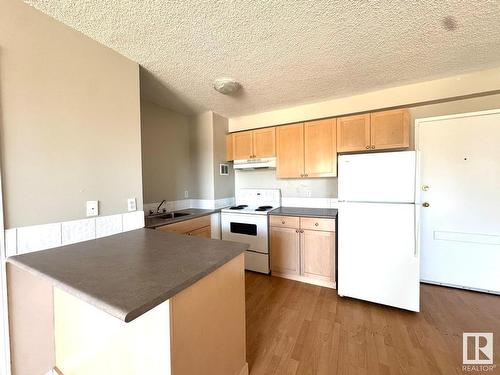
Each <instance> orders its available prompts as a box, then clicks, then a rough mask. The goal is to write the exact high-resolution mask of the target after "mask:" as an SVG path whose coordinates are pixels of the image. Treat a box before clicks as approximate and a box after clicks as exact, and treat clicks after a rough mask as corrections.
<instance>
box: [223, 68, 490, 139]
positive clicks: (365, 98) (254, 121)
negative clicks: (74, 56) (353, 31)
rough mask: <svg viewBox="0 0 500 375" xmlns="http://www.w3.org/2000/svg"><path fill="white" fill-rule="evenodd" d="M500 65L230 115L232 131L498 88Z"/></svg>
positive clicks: (409, 103) (447, 97) (457, 96)
mask: <svg viewBox="0 0 500 375" xmlns="http://www.w3.org/2000/svg"><path fill="white" fill-rule="evenodd" d="M499 90H500V68H496V69H488V70H483V71H478V72H474V73H468V74H462V75H459V76H452V77H447V78H442V79H436V80H432V81H426V82H421V83H414V84H409V85H404V86H398V87H392V88H388V89H384V90H378V91H373V92H369V93H365V94H361V95H354V96H350V97H345V98H338V99H332V100H327V101H322V102H317V103H311V104H305V105H300V106H294V107H289V108H283V109H279V110H275V111H269V112H262V113H257V114H253V115H248V116H240V117H233V118H230V119H229V131H231V132H234V131H239V130H245V129H253V128H260V127H265V126H272V125H281V124H287V123H292V122H301V121H306V120H313V119H319V118H326V117H335V116H341V115H346V114H352V113H357V112H363V111H372V110H377V109H384V108H391V107H398V106H409V105H418V104H420V105H422V104H424V103H429V102H432V101H436V100H444V99H452V98H459V97H464V96H470V95H477V94H482V93H487V92H489V93H493V92H494V91H496V92H499Z"/></svg>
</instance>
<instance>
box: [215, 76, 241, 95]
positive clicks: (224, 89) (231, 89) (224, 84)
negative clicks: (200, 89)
mask: <svg viewBox="0 0 500 375" xmlns="http://www.w3.org/2000/svg"><path fill="white" fill-rule="evenodd" d="M240 87H241V85H240V84H239V83H238V82H236V81H235V80H234V79H231V78H218V79H216V80H215V81H214V89H215V90H217V91H218V92H220V93H221V94H224V95H233V94H234V93H236V92H237V91H238V90H239V89H240Z"/></svg>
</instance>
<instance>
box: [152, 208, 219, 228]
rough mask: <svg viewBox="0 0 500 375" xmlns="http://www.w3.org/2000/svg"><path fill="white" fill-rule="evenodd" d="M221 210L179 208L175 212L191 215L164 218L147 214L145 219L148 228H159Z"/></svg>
mask: <svg viewBox="0 0 500 375" xmlns="http://www.w3.org/2000/svg"><path fill="white" fill-rule="evenodd" d="M220 210H221V209H220V208H218V209H201V208H186V209H185V210H177V211H173V212H186V213H189V215H186V216H180V217H176V218H172V219H162V218H156V217H148V216H146V219H145V223H146V228H158V227H161V226H163V225H168V224H173V223H178V222H180V221H185V220H191V219H195V218H197V217H201V216H207V215H211V214H214V213H216V212H220Z"/></svg>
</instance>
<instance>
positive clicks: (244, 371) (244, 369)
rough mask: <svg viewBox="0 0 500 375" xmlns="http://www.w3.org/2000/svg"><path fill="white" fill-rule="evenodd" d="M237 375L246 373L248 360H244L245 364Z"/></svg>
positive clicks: (246, 374) (245, 374)
mask: <svg viewBox="0 0 500 375" xmlns="http://www.w3.org/2000/svg"><path fill="white" fill-rule="evenodd" d="M238 375H248V362H245V365H244V366H243V368H242V369H241V371H240V373H239V374H238Z"/></svg>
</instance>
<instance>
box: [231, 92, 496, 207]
mask: <svg viewBox="0 0 500 375" xmlns="http://www.w3.org/2000/svg"><path fill="white" fill-rule="evenodd" d="M496 108H500V94H496V95H488V96H483V97H477V98H471V99H463V100H456V101H451V102H445V103H438V104H431V105H423V106H417V107H414V108H411V109H410V113H411V117H412V130H411V132H410V134H411V145H412V148H413V145H414V122H415V120H416V119H419V118H425V117H433V116H443V115H450V114H456V113H465V112H474V111H482V110H488V109H496ZM235 186H236V189H239V188H245V187H247V188H251V187H253V188H280V189H281V192H282V195H283V197H308V196H309V195H310V196H311V197H314V198H335V197H337V178H319V179H278V178H276V171H275V170H265V171H236V176H235Z"/></svg>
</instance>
